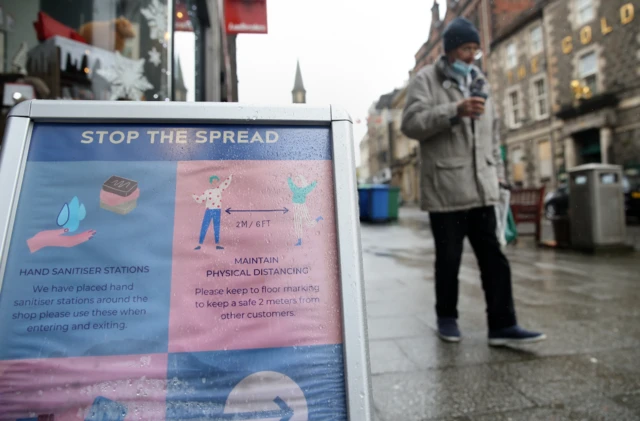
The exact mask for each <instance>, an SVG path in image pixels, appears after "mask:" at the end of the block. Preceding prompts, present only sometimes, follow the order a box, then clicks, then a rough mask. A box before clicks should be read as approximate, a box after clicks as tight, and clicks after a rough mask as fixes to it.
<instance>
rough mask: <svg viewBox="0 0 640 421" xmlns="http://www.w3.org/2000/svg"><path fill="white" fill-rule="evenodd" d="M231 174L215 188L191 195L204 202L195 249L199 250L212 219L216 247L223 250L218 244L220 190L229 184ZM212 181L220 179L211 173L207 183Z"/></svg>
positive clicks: (220, 212) (197, 200)
mask: <svg viewBox="0 0 640 421" xmlns="http://www.w3.org/2000/svg"><path fill="white" fill-rule="evenodd" d="M232 177H233V175H229V178H227V179H226V180H224V181H223V182H222V183H220V184H219V185H218V187H216V188H212V189H208V190H205V192H204V193H203V194H201V195H197V194H194V195H192V197H193V200H195V201H196V202H197V203H204V204H205V206H206V208H207V209H206V210H205V211H204V218H203V219H202V227H201V228H200V243H199V244H198V246H197V247H196V248H195V250H200V249H201V248H202V244H203V243H204V239H205V237H206V236H207V231H208V230H209V225H210V224H211V222H212V221H213V235H214V238H215V241H216V249H217V250H223V249H224V247H222V246H221V245H220V218H221V216H222V192H223V191H224V190H226V189H227V187H229V185H230V184H231V178H232ZM214 181H218V182H219V181H220V178H218V176H215V175H212V176H211V177H209V184H213V182H214Z"/></svg>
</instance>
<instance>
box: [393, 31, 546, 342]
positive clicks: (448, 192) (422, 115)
mask: <svg viewBox="0 0 640 421" xmlns="http://www.w3.org/2000/svg"><path fill="white" fill-rule="evenodd" d="M443 39H444V50H445V55H444V56H443V57H441V58H440V59H439V60H438V61H437V62H436V63H434V64H433V65H428V66H426V67H425V68H423V69H422V70H420V71H419V72H418V74H417V75H415V77H414V78H413V80H412V81H411V83H410V85H409V87H408V91H407V101H406V105H405V109H404V115H403V119H402V131H403V133H405V134H406V135H407V136H408V137H410V138H413V139H417V140H419V141H420V144H421V145H420V149H421V161H422V167H421V181H422V192H421V205H422V209H423V210H425V211H428V212H429V218H430V221H431V230H432V232H433V237H434V240H435V247H436V263H435V278H436V281H435V284H436V285H435V292H436V315H437V317H438V335H439V336H440V338H442V339H443V340H445V341H449V342H458V341H459V340H460V331H459V329H458V323H457V318H458V310H457V304H458V283H459V282H458V272H459V270H460V261H461V259H462V249H463V243H464V238H465V237H468V238H469V242H470V243H471V246H472V247H473V250H474V252H475V255H476V258H477V260H478V265H479V267H480V273H481V278H482V288H483V290H484V295H485V300H486V304H487V319H488V325H489V345H493V346H500V345H507V344H511V343H525V342H536V341H540V340H543V339H545V335H543V334H542V333H537V332H530V331H527V330H525V329H522V328H521V327H519V326H518V324H517V321H516V313H515V308H514V304H513V294H512V289H511V269H510V266H509V261H508V260H507V258H506V257H505V255H504V254H503V253H502V251H501V249H500V243H499V241H498V238H497V236H496V214H495V209H494V206H495V205H496V204H497V203H498V202H499V197H500V195H499V187H498V186H499V180H503V179H504V167H503V164H502V157H501V154H500V133H499V121H498V119H497V116H496V113H495V111H494V105H493V102H492V100H491V98H489V95H488V94H489V87H488V83H487V80H486V78H485V76H484V74H483V73H482V71H481V70H480V69H479V68H478V67H476V66H475V65H474V64H473V62H474V60H475V57H476V55H477V54H478V53H479V51H480V35H479V32H478V30H477V29H476V28H475V27H474V26H473V24H472V23H471V22H469V21H468V20H466V19H464V18H456V19H454V20H453V21H452V22H451V23H450V24H449V25H448V26H447V27H446V28H445V31H444V33H443Z"/></svg>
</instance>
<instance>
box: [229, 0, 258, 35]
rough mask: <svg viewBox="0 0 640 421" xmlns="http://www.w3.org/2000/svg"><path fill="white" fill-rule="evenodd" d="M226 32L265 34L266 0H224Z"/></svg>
mask: <svg viewBox="0 0 640 421" xmlns="http://www.w3.org/2000/svg"><path fill="white" fill-rule="evenodd" d="M224 21H225V27H226V33H227V34H266V33H267V32H268V24H267V0H249V1H247V0H224Z"/></svg>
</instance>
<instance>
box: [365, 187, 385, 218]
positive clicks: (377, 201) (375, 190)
mask: <svg viewBox="0 0 640 421" xmlns="http://www.w3.org/2000/svg"><path fill="white" fill-rule="evenodd" d="M369 219H370V220H371V221H374V222H377V221H387V220H389V186H387V185H385V184H378V185H374V186H371V187H370V188H369Z"/></svg>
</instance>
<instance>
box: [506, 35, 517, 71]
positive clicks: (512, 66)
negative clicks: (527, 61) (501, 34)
mask: <svg viewBox="0 0 640 421" xmlns="http://www.w3.org/2000/svg"><path fill="white" fill-rule="evenodd" d="M512 47H513V56H512V55H511V54H510V49H511V48H512ZM511 59H513V64H511ZM505 61H506V68H507V69H515V68H516V67H518V46H517V45H516V43H515V41H512V42H510V43H509V44H507V48H506V49H505Z"/></svg>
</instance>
